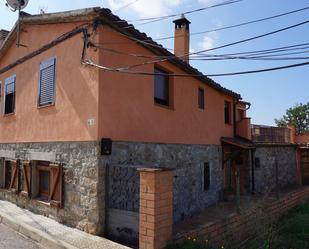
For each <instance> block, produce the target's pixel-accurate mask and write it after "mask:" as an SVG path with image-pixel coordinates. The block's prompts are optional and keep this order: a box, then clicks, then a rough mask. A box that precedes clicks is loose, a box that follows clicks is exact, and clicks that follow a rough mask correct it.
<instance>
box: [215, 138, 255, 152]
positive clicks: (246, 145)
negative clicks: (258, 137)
mask: <svg viewBox="0 0 309 249" xmlns="http://www.w3.org/2000/svg"><path fill="white" fill-rule="evenodd" d="M221 143H225V144H229V145H233V146H236V147H239V148H242V149H246V150H250V149H254V148H255V145H254V144H253V143H252V141H251V140H248V139H245V138H241V137H222V138H221Z"/></svg>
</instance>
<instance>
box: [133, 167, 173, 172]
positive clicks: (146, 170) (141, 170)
mask: <svg viewBox="0 0 309 249" xmlns="http://www.w3.org/2000/svg"><path fill="white" fill-rule="evenodd" d="M174 170H175V169H174V168H162V167H161V168H138V169H137V171H139V172H163V171H174Z"/></svg>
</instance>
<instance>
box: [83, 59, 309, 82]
mask: <svg viewBox="0 0 309 249" xmlns="http://www.w3.org/2000/svg"><path fill="white" fill-rule="evenodd" d="M83 63H84V64H86V65H89V66H93V67H97V68H99V69H102V70H104V71H108V72H116V73H124V74H132V75H144V76H154V75H165V76H171V77H185V78H187V77H206V75H203V74H161V73H154V72H143V71H130V70H123V69H117V68H109V67H105V66H101V65H98V64H96V63H94V62H92V61H90V60H85V61H83ZM307 65H309V61H307V62H303V63H298V64H290V65H285V66H280V67H272V68H264V69H257V70H251V71H240V72H230V73H221V74H208V75H207V77H219V76H233V75H243V74H253V73H262V72H270V71H278V70H284V69H288V68H295V67H303V66H307Z"/></svg>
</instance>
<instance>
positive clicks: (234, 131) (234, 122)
mask: <svg viewBox="0 0 309 249" xmlns="http://www.w3.org/2000/svg"><path fill="white" fill-rule="evenodd" d="M238 103H239V99H234V103H233V133H234V134H233V135H234V137H236V105H237V104H238Z"/></svg>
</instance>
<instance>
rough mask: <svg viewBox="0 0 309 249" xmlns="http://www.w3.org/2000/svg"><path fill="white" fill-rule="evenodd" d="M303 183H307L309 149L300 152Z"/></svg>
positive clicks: (308, 183) (308, 182)
mask: <svg viewBox="0 0 309 249" xmlns="http://www.w3.org/2000/svg"><path fill="white" fill-rule="evenodd" d="M300 153H301V154H300V163H301V170H302V182H303V185H309V149H307V150H302V151H301V152H300Z"/></svg>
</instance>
